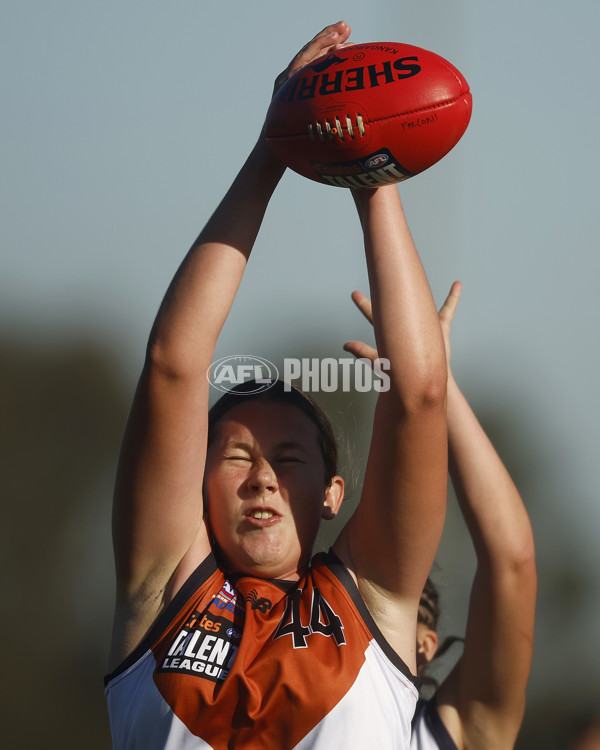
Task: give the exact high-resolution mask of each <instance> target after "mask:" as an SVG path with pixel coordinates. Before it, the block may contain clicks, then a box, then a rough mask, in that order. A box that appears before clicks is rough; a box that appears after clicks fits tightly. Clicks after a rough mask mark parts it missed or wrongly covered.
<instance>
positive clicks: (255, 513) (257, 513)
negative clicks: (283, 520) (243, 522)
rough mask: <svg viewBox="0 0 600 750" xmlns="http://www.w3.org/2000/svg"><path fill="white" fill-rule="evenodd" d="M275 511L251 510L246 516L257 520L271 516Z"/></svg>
mask: <svg viewBox="0 0 600 750" xmlns="http://www.w3.org/2000/svg"><path fill="white" fill-rule="evenodd" d="M274 515H275V513H273V511H272V510H251V511H250V513H248V518H256V519H257V520H259V521H264V520H266V519H267V518H273V516H274Z"/></svg>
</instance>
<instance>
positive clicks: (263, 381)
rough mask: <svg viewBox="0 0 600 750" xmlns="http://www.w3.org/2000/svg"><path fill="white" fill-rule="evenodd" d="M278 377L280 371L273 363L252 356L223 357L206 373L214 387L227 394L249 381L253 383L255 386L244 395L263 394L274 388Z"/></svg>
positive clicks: (245, 391)
mask: <svg viewBox="0 0 600 750" xmlns="http://www.w3.org/2000/svg"><path fill="white" fill-rule="evenodd" d="M278 377H279V371H278V370H277V367H275V365H274V364H273V363H272V362H269V360H268V359H265V358H264V357H255V356H254V355H252V354H241V355H233V356H229V357H221V359H218V360H217V361H216V362H213V363H212V365H211V366H210V367H209V368H208V370H207V371H206V378H207V380H208V382H209V383H210V384H211V385H212V387H213V388H216V389H217V390H219V391H223V392H225V393H228V392H229V391H231V389H232V388H235V386H239V385H243V384H244V383H246V382H248V381H253V385H252V387H250V388H249V389H247V390H246V389H244V391H243V393H244V394H246V393H262V391H267V390H268V389H269V388H272V387H273V385H275V381H276V380H277V378H278ZM233 392H234V393H235V391H233Z"/></svg>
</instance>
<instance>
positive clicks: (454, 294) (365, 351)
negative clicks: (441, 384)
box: [344, 281, 462, 376]
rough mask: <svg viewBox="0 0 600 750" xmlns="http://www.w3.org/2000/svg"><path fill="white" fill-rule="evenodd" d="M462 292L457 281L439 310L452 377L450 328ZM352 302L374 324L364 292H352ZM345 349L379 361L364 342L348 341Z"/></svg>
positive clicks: (369, 303)
mask: <svg viewBox="0 0 600 750" xmlns="http://www.w3.org/2000/svg"><path fill="white" fill-rule="evenodd" d="M461 292H462V283H461V282H460V281H455V282H454V284H452V287H451V288H450V292H449V293H448V296H447V297H446V299H445V301H444V304H443V305H442V306H441V308H440V310H439V313H438V315H439V319H440V326H441V328H442V335H443V337H444V347H445V349H446V361H447V363H448V375H449V376H450V327H451V325H452V320H453V319H454V313H455V312H456V308H457V306H458V300H459V299H460V294H461ZM352 301H353V302H354V304H355V305H356V306H357V307H358V309H359V310H360V311H361V313H362V314H363V315H364V316H365V318H366V319H367V320H368V321H369V323H371V325H372V324H373V310H372V307H371V302H370V300H369V299H368V297H366V296H365V295H364V294H363V293H362V292H358V291H356V292H352ZM344 349H345V350H346V351H347V352H350V353H351V354H353V355H354V356H355V357H366V358H368V359H370V360H371V362H374V361H375V360H376V359H377V356H378V355H377V349H375V348H374V347H372V346H369V345H368V344H365V343H364V342H363V341H348V342H347V343H346V344H344Z"/></svg>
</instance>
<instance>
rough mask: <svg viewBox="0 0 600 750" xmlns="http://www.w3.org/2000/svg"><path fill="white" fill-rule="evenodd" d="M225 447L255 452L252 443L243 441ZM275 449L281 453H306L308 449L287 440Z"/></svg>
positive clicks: (230, 443) (229, 443)
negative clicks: (288, 451)
mask: <svg viewBox="0 0 600 750" xmlns="http://www.w3.org/2000/svg"><path fill="white" fill-rule="evenodd" d="M223 447H224V448H229V449H236V448H237V449H239V450H244V451H247V452H249V453H250V452H251V451H252V450H254V448H253V446H252V445H250V443H245V442H243V441H242V440H234V441H232V442H228V443H226V444H225V445H224V446H223ZM275 449H276V450H279V451H287V450H298V451H302V452H304V453H306V448H305V447H304V446H303V445H302V443H297V442H295V441H293V440H286V441H285V442H283V443H277V445H276V446H275Z"/></svg>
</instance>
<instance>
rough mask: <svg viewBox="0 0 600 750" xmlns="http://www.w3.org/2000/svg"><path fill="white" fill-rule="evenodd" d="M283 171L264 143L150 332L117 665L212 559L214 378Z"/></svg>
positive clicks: (342, 35)
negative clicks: (207, 501) (207, 466)
mask: <svg viewBox="0 0 600 750" xmlns="http://www.w3.org/2000/svg"><path fill="white" fill-rule="evenodd" d="M349 33H350V28H349V27H348V26H347V25H346V24H344V23H343V22H340V23H339V24H334V25H332V26H329V27H327V28H326V29H324V30H323V31H322V32H321V33H320V34H318V35H317V36H316V37H315V38H314V39H313V40H312V41H311V42H309V43H308V44H307V45H306V46H305V47H304V48H303V49H302V50H301V52H300V53H299V54H298V55H297V56H296V57H295V58H294V60H293V61H292V63H291V64H290V66H289V67H288V69H287V70H286V71H285V72H284V73H283V74H282V75H281V76H280V77H279V78H278V79H277V81H276V88H277V86H279V85H281V83H282V82H283V81H284V80H285V79H286V77H287V76H288V75H289V74H290V73H291V72H293V71H294V70H296V69H297V68H298V67H301V66H302V65H304V64H306V63H308V62H310V60H311V59H313V58H314V57H317V56H319V55H321V54H323V53H325V52H327V51H328V50H329V49H330V48H332V47H335V45H337V44H339V43H343V42H344V41H345V40H346V39H347V37H348V35H349ZM283 171H284V169H283V167H282V166H281V164H280V163H279V162H278V161H277V160H276V159H275V158H274V157H273V155H272V154H271V152H270V151H269V149H268V147H267V145H266V144H265V142H264V138H263V137H262V136H261V138H260V139H259V141H258V143H257V145H256V146H255V148H254V149H253V151H252V153H251V154H250V156H249V158H248V160H247V161H246V163H245V164H244V166H243V167H242V169H241V171H240V172H239V174H238V176H237V177H236V179H235V181H234V182H233V184H232V186H231V188H230V189H229V191H228V192H227V194H226V196H225V197H224V198H223V200H222V201H221V203H220V205H219V207H218V208H217V210H216V211H215V213H214V214H213V216H212V217H211V219H210V220H209V221H208V223H207V225H206V227H205V228H204V230H203V231H202V233H201V234H200V236H199V237H198V239H197V240H196V242H195V243H194V245H193V246H192V248H191V250H190V251H189V252H188V254H187V255H186V257H185V259H184V260H183V262H182V264H181V266H180V268H179V270H178V271H177V273H176V275H175V277H174V279H173V281H172V282H171V285H170V286H169V288H168V291H167V293H166V296H165V298H164V300H163V302H162V304H161V306H160V309H159V312H158V315H157V318H156V321H155V323H154V326H153V328H152V333H151V335H150V340H149V343H148V348H147V355H146V360H145V364H144V368H143V371H142V374H141V377H140V381H139V384H138V387H137V390H136V394H135V397H134V401H133V405H132V408H131V413H130V416H129V420H128V423H127V427H126V430H125V435H124V439H123V444H122V448H121V454H120V460H119V467H118V472H117V480H116V487H115V499H114V512H113V537H114V547H115V560H116V570H117V606H116V617H115V629H114V634H113V647H112V655H111V663H113V664H116V663H117V662H118V661H120V659H122V658H123V657H124V656H126V655H127V654H128V653H129V652H130V651H131V650H132V648H134V647H135V645H137V643H138V642H139V640H140V639H141V637H142V635H143V634H144V633H145V632H146V631H147V629H148V627H149V625H150V624H151V623H152V622H153V621H154V619H155V618H156V616H157V615H158V613H159V612H160V611H161V610H162V609H163V608H164V606H165V605H166V604H167V603H168V601H169V600H170V599H171V598H172V596H173V595H174V593H175V592H176V591H177V589H178V587H179V586H180V585H181V582H182V581H183V580H185V579H186V577H187V576H188V575H189V573H190V572H191V571H192V570H193V569H194V568H195V567H196V566H197V565H198V564H199V563H200V562H201V561H202V560H203V559H204V557H206V555H207V554H208V553H209V551H210V542H209V537H208V533H207V529H206V526H205V522H204V517H203V503H202V484H203V471H204V463H205V455H206V438H207V421H208V388H209V385H208V382H207V378H206V371H207V369H208V367H209V366H210V364H211V361H212V358H213V352H214V349H215V346H216V342H217V338H218V336H219V333H220V331H221V328H222V326H223V324H224V322H225V319H226V317H227V315H228V313H229V310H230V308H231V305H232V303H233V300H234V297H235V294H236V292H237V289H238V286H239V283H240V280H241V278H242V275H243V272H244V269H245V266H246V262H247V260H248V257H249V255H250V252H251V249H252V246H253V244H254V241H255V239H256V236H257V233H258V231H259V228H260V225H261V222H262V219H263V216H264V213H265V210H266V208H267V205H268V203H269V200H270V197H271V195H272V193H273V191H274V189H275V187H276V186H277V184H278V182H279V180H280V178H281V176H282V174H283Z"/></svg>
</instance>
